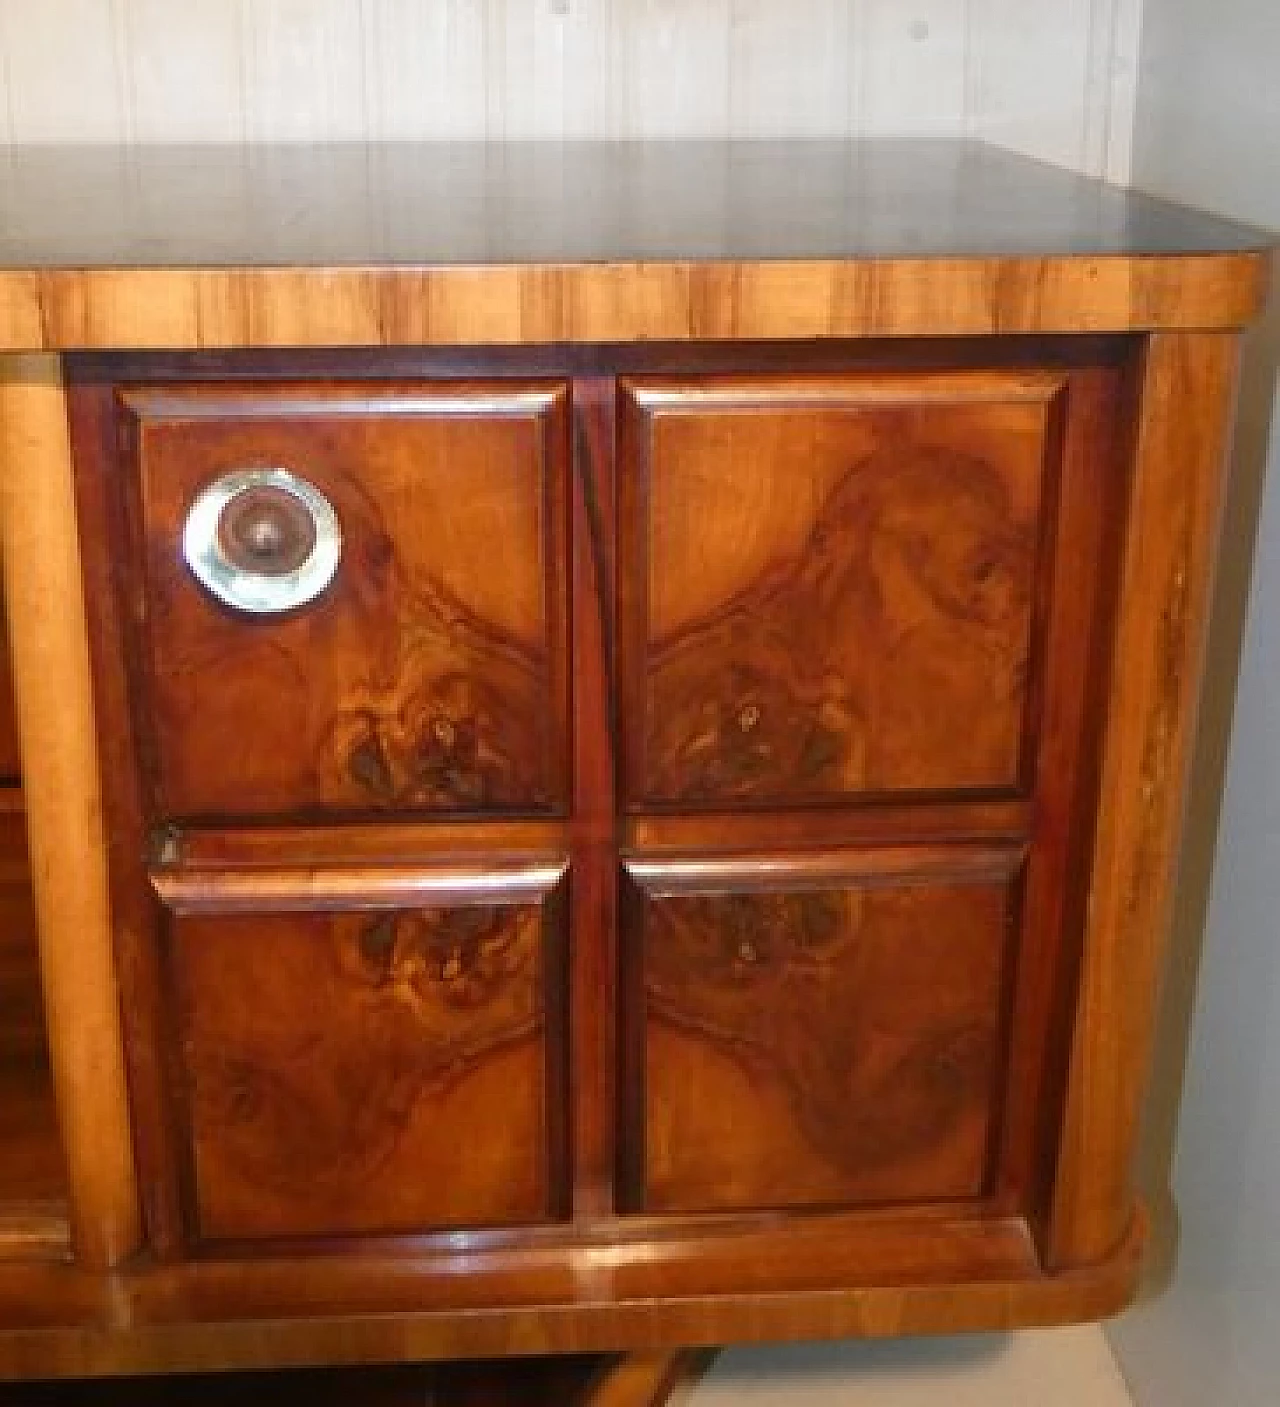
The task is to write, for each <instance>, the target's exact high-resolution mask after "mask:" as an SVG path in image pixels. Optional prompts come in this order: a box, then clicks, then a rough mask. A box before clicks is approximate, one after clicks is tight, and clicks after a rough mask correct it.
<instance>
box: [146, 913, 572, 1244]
mask: <svg viewBox="0 0 1280 1407" xmlns="http://www.w3.org/2000/svg"><path fill="white" fill-rule="evenodd" d="M310 902H312V903H316V902H322V901H321V900H318V899H317V898H316V897H315V895H314V894H313V895H312V897H311V899H310ZM562 909H563V905H562V901H561V898H560V895H559V891H558V890H557V891H555V892H553V893H550V894H547V895H545V896H543V897H542V898H541V899H536V898H535V899H529V898H528V897H527V896H526V897H524V898H521V899H520V900H519V901H514V900H513V901H506V900H503V899H502V898H501V896H499V897H498V898H497V899H494V898H493V897H492V896H484V895H479V896H477V898H476V900H475V901H474V902H469V903H461V902H450V903H448V904H447V905H442V906H431V907H425V906H409V905H407V904H406V905H405V906H404V907H397V908H381V909H363V910H361V909H356V908H351V907H347V908H343V907H337V906H335V907H333V908H332V909H331V910H330V911H328V912H305V911H298V912H289V911H287V910H286V911H277V912H270V913H259V914H245V913H227V912H218V911H217V910H216V908H211V909H202V910H201V911H195V912H181V911H179V912H176V913H173V914H172V915H171V917H170V923H169V943H168V961H169V964H170V969H171V981H172V984H173V991H174V997H173V1001H174V1009H175V1011H176V1013H177V1024H178V1027H179V1031H180V1040H181V1064H182V1068H183V1070H184V1072H185V1079H184V1085H185V1089H184V1098H185V1103H186V1107H187V1119H188V1124H189V1133H190V1140H191V1147H190V1159H191V1165H192V1166H191V1176H192V1180H193V1183H194V1205H195V1220H196V1231H197V1234H198V1236H199V1238H200V1239H202V1240H222V1239H227V1238H234V1239H240V1238H258V1237H272V1236H277V1237H278V1236H317V1235H343V1234H364V1233H378V1232H386V1233H393V1232H413V1231H421V1230H429V1229H431V1228H438V1227H455V1226H484V1225H503V1224H517V1223H528V1222H537V1221H544V1220H548V1219H551V1218H554V1217H556V1216H557V1215H559V1212H560V1209H561V1203H562V1200H563V1195H564V1194H563V1188H562V1187H561V1185H560V1184H561V1181H562V1177H563V1150H562V1147H561V1143H562V1139H561V1137H560V1135H559V1134H558V1133H557V1132H556V1130H557V1129H559V1128H560V1127H561V1126H562V1113H561V1110H562V1105H563V1100H564V1098H565V1091H564V1089H563V1081H562V1075H561V1073H560V1072H561V1064H562V1061H563V1057H564V1052H563V1049H562V1041H563V1030H562V1023H561V1022H560V1021H559V1019H558V1018H557V1016H556V1013H557V1012H558V1010H559V1008H560V1005H561V1002H562V991H561V989H562V986H563V966H564V954H563V941H564V935H563V931H562V921H563V915H562Z"/></svg>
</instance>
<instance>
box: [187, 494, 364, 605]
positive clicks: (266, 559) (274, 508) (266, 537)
mask: <svg viewBox="0 0 1280 1407" xmlns="http://www.w3.org/2000/svg"><path fill="white" fill-rule="evenodd" d="M182 552H183V556H184V557H185V558H186V562H187V566H188V567H190V568H191V571H192V574H193V575H194V576H195V578H196V580H197V581H199V582H200V584H201V585H202V586H204V587H205V588H206V589H207V590H209V591H210V592H212V593H213V595H214V596H216V597H217V598H218V600H219V601H222V602H223V603H224V604H225V605H228V606H231V607H232V608H233V609H234V610H237V611H247V612H249V613H251V614H253V615H272V614H277V613H280V612H283V611H292V610H296V609H297V608H298V607H299V606H305V605H306V604H307V602H309V601H314V600H315V598H316V597H317V596H319V595H320V593H321V592H322V591H323V590H324V589H325V587H327V586H328V585H329V583H330V582H331V581H332V580H333V577H334V573H335V572H336V571H337V570H338V562H339V559H340V558H341V556H342V529H341V526H340V525H339V523H338V515H337V514H336V513H335V512H334V511H333V504H331V503H330V502H329V500H328V499H327V498H326V497H325V496H324V494H322V493H321V492H320V490H319V489H318V488H316V486H315V485H314V484H310V483H308V482H307V481H306V480H305V479H301V478H299V477H298V476H297V475H296V474H291V473H290V472H289V470H287V469H237V470H233V471H232V472H231V473H229V474H223V475H222V477H221V478H218V479H215V480H214V481H213V483H211V484H209V485H207V486H206V487H205V488H204V489H203V490H202V491H201V493H200V495H199V497H198V498H197V499H196V501H195V502H194V503H193V504H192V505H191V509H190V511H189V512H188V514H187V521H186V526H185V528H184V529H183V534H182Z"/></svg>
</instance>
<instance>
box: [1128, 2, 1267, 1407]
mask: <svg viewBox="0 0 1280 1407" xmlns="http://www.w3.org/2000/svg"><path fill="white" fill-rule="evenodd" d="M1134 179H1135V183H1136V184H1138V185H1140V186H1144V187H1147V188H1150V189H1154V190H1156V191H1158V192H1160V193H1161V194H1166V195H1173V196H1176V197H1180V198H1183V199H1185V200H1188V201H1192V202H1194V203H1196V204H1200V205H1207V206H1211V207H1214V208H1216V209H1218V210H1221V211H1223V212H1225V213H1229V214H1233V215H1236V216H1237V217H1239V218H1242V219H1246V220H1251V221H1254V222H1257V223H1260V224H1263V225H1266V226H1268V227H1270V228H1273V229H1280V5H1278V4H1277V3H1276V0H1149V3H1148V4H1147V7H1146V21H1145V29H1144V33H1143V42H1142V79H1141V87H1140V97H1139V104H1138V115H1137V124H1136V135H1135V145H1134ZM1273 303H1274V305H1275V306H1273V311H1272V314H1271V317H1270V319H1269V321H1268V323H1267V325H1266V327H1265V328H1264V330H1263V332H1262V333H1261V335H1260V337H1259V339H1258V342H1257V344H1256V345H1255V347H1254V349H1253V355H1252V358H1251V360H1250V362H1249V364H1248V369H1247V376H1246V382H1245V388H1244V394H1243V398H1242V408H1241V410H1242V417H1241V427H1240V431H1239V436H1238V453H1237V465H1236V474H1237V488H1236V494H1235V499H1234V502H1233V505H1232V511H1231V514H1230V516H1229V520H1228V522H1229V528H1228V535H1227V540H1226V548H1225V553H1224V561H1223V570H1222V583H1221V589H1220V592H1219V609H1218V612H1217V619H1216V621H1215V631H1214V645H1213V650H1212V656H1213V663H1214V666H1215V668H1214V672H1213V693H1212V694H1211V696H1210V699H1209V707H1208V715H1207V718H1206V726H1205V728H1204V730H1203V737H1204V747H1203V755H1202V758H1201V765H1200V768H1199V779H1200V789H1199V795H1201V796H1202V797H1203V798H1205V800H1204V801H1203V802H1202V804H1201V805H1200V806H1199V807H1197V808H1194V811H1193V831H1192V836H1191V842H1190V846H1189V851H1188V857H1187V863H1186V865H1185V866H1184V871H1185V880H1184V884H1183V889H1182V897H1183V903H1182V910H1181V914H1182V919H1181V924H1180V928H1181V932H1180V933H1179V935H1178V939H1177V944H1176V947H1175V953H1174V957H1175V963H1174V966H1173V969H1172V973H1171V980H1170V982H1169V984H1168V990H1167V999H1166V1002H1165V1013H1164V1015H1165V1022H1164V1028H1163V1032H1162V1040H1161V1047H1160V1056H1159V1061H1158V1067H1157V1094H1158V1096H1159V1097H1158V1099H1157V1102H1156V1104H1155V1106H1154V1111H1155V1116H1154V1118H1153V1119H1152V1120H1151V1124H1150V1128H1149V1145H1148V1158H1147V1161H1148V1165H1149V1168H1150V1170H1151V1175H1152V1178H1153V1182H1154V1186H1155V1188H1156V1190H1157V1192H1158V1191H1159V1187H1160V1181H1159V1180H1160V1179H1161V1177H1162V1176H1167V1169H1168V1166H1169V1157H1168V1154H1169V1149H1170V1148H1171V1147H1176V1150H1177V1151H1176V1155H1175V1157H1174V1160H1173V1165H1172V1166H1173V1195H1174V1198H1175V1200H1176V1202H1177V1204H1178V1208H1179V1213H1180V1217H1181V1236H1180V1242H1179V1243H1176V1244H1174V1243H1169V1244H1166V1245H1165V1247H1164V1250H1165V1254H1164V1256H1163V1257H1162V1260H1163V1262H1164V1267H1163V1273H1162V1274H1161V1275H1160V1276H1159V1277H1158V1280H1159V1283H1158V1284H1157V1285H1156V1286H1155V1287H1154V1288H1155V1289H1157V1290H1162V1291H1163V1292H1162V1293H1159V1294H1155V1295H1153V1297H1152V1298H1151V1299H1150V1301H1149V1303H1147V1304H1145V1305H1144V1306H1143V1307H1142V1308H1140V1309H1138V1310H1137V1311H1134V1312H1133V1313H1131V1314H1129V1315H1128V1316H1126V1317H1125V1318H1124V1319H1123V1320H1121V1321H1120V1322H1119V1323H1118V1324H1117V1325H1116V1326H1115V1328H1114V1329H1113V1331H1112V1341H1113V1343H1114V1344H1115V1346H1116V1349H1117V1352H1118V1354H1119V1357H1120V1360H1121V1365H1122V1367H1123V1368H1124V1370H1125V1372H1126V1374H1127V1376H1128V1378H1129V1381H1130V1384H1131V1386H1132V1389H1133V1395H1134V1397H1135V1399H1136V1401H1137V1402H1138V1403H1139V1404H1140V1407H1205V1404H1216V1407H1273V1404H1275V1403H1276V1402H1278V1401H1280V433H1277V430H1276V429H1272V431H1271V436H1270V446H1271V447H1270V450H1268V431H1269V425H1270V426H1274V427H1280V395H1278V394H1277V392H1278V390H1280V383H1278V382H1277V377H1276V366H1277V363H1280V298H1278V299H1275V300H1273ZM1268 457H1270V460H1271V467H1270V476H1269V480H1268V484H1267V487H1266V489H1265V492H1264V493H1263V497H1262V519H1261V526H1260V528H1259V530H1258V539H1257V541H1258V557H1257V563H1256V571H1255V574H1254V578H1253V582H1252V591H1251V593H1250V591H1249V579H1248V565H1249V557H1250V548H1251V545H1252V537H1253V529H1252V526H1251V517H1252V512H1253V509H1254V507H1255V505H1256V502H1257V499H1258V496H1259V492H1260V480H1261V476H1262V471H1263V467H1264V465H1265V463H1266V460H1267V459H1268ZM1246 602H1247V613H1246V614H1245V617H1244V622H1245V629H1244V653H1243V658H1242V662H1241V672H1240V683H1239V695H1238V701H1237V708H1236V713H1235V723H1234V730H1233V731H1232V732H1230V733H1229V731H1228V725H1229V721H1230V717H1231V684H1232V682H1233V679H1234V664H1235V650H1236V647H1237V644H1238V641H1239V629H1240V620H1241V614H1242V611H1243V609H1244V607H1245V604H1246ZM1228 737H1229V739H1230V749H1229V754H1228V762H1227V789H1226V795H1225V800H1224V802H1223V807H1222V813H1221V826H1220V828H1218V827H1217V826H1216V825H1215V822H1216V821H1217V819H1218V818H1217V807H1216V805H1215V804H1214V802H1213V801H1212V800H1211V798H1212V797H1213V796H1214V787H1215V783H1216V780H1217V775H1218V774H1219V773H1220V771H1221V760H1222V755H1223V752H1224V751H1225V748H1226V743H1227V740H1228ZM1215 836H1216V839H1217V841H1218V849H1217V858H1216V865H1214V866H1212V868H1211V865H1210V860H1211V857H1212V847H1213V842H1214V839H1215ZM1210 873H1212V882H1211V884H1208V907H1207V923H1204V922H1203V919H1204V916H1205V902H1204V900H1205V889H1206V881H1207V878H1208V876H1209V874H1210ZM1201 935H1203V951H1202V952H1201V948H1200V938H1201ZM1197 969H1198V971H1199V988H1198V998H1197V997H1196V996H1195V995H1194V994H1193V981H1194V979H1195V977H1196V974H1197ZM1192 1013H1194V1015H1193V1014H1192ZM1188 1026H1189V1028H1190V1043H1189V1046H1188V1041H1187V1033H1188ZM1184 1065H1185V1069H1186V1076H1187V1078H1186V1088H1185V1095H1184V1096H1183V1099H1182V1103H1181V1111H1180V1115H1181V1116H1180V1118H1179V1117H1178V1114H1179V1108H1178V1095H1177V1091H1178V1088H1179V1085H1180V1077H1181V1075H1182V1071H1183V1068H1184ZM1169 1230H1170V1228H1169V1226H1168V1224H1167V1223H1166V1224H1165V1225H1164V1227H1163V1228H1162V1235H1163V1237H1164V1239H1165V1240H1166V1242H1171V1237H1170V1236H1169Z"/></svg>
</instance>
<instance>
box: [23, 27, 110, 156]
mask: <svg viewBox="0 0 1280 1407" xmlns="http://www.w3.org/2000/svg"><path fill="white" fill-rule="evenodd" d="M123 3H125V0H36V3H34V4H33V3H32V0H0V8H2V9H3V11H4V18H3V28H2V31H0V32H2V33H3V37H4V44H5V69H6V71H7V73H8V76H9V83H8V89H9V91H8V109H9V113H10V117H11V121H12V127H13V139H14V140H15V141H43V142H84V141H89V142H120V141H124V140H126V139H127V137H128V136H129V133H128V131H127V128H126V123H125V110H124V103H123V102H122V85H121V81H120V72H119V69H118V67H117V61H118V51H117V43H116V13H115V12H116V7H117V5H118V4H123Z"/></svg>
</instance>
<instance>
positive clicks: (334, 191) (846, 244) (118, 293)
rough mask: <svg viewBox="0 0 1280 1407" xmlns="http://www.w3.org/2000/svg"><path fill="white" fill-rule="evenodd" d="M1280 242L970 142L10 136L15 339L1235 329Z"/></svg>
mask: <svg viewBox="0 0 1280 1407" xmlns="http://www.w3.org/2000/svg"><path fill="white" fill-rule="evenodd" d="M1269 242H1270V241H1269V239H1268V237H1267V236H1266V235H1263V234H1261V233H1259V232H1257V231H1253V230H1249V229H1246V228H1244V227H1242V226H1239V225H1234V224H1231V223H1228V222H1225V221H1222V220H1217V219H1214V218H1212V217H1210V216H1207V215H1204V214H1202V213H1200V212H1197V211H1193V210H1188V209H1186V208H1183V207H1180V206H1176V205H1171V204H1168V203H1166V202H1163V201H1158V200H1154V199H1151V198H1149V197H1145V196H1141V195H1138V194H1135V193H1132V192H1128V191H1124V190H1122V189H1119V188H1117V187H1110V186H1106V185H1103V184H1100V183H1098V182H1096V181H1092V180H1088V179H1086V178H1084V177H1081V176H1077V175H1074V174H1072V173H1070V172H1067V171H1064V170H1061V169H1058V168H1056V167H1053V166H1049V165H1046V164H1044V163H1042V162H1038V161H1034V160H1030V159H1028V158H1026V157H1020V156H1016V155H1013V154H1010V153H1007V152H1003V151H999V150H997V149H994V148H989V147H983V146H979V145H974V144H967V143H958V142H950V143H948V142H918V141H903V140H897V141H880V142H868V143H858V144H849V143H844V142H812V141H804V142H796V141H792V142H665V143H517V144H510V145H486V144H482V143H471V144H460V145H459V144H432V145H409V144H403V145H363V144H356V143H353V144H348V145H338V146H320V147H305V146H292V147H254V146H242V147H216V146H215V147H145V148H129V149H120V148H112V147H105V146H104V147H80V148H58V147H43V148H38V147H28V148H9V149H7V150H6V151H4V154H3V157H2V158H0V351H21V350H42V349H48V350H66V349H76V348H102V349H111V348H130V347H173V348H200V347H209V348H224V347H227V348H230V347H267V346H304V345H314V344H319V345H326V346H334V345H339V346H351V345H446V344H460V343H461V344H466V343H471V344H479V343H535V342H592V341H594V342H610V341H629V340H636V339H641V338H643V339H668V340H680V339H690V338H737V339H743V340H747V339H767V338H781V339H787V338H802V337H803V338H812V337H855V336H856V337H863V336H928V335H939V334H968V335H982V334H989V333H993V332H1028V333H1038V332H1080V331H1088V332H1099V331H1129V330H1134V329H1159V328H1179V327H1181V328H1200V329H1205V328H1213V327H1221V328H1234V327H1239V326H1241V325H1243V324H1244V323H1245V322H1247V321H1248V320H1249V319H1250V318H1251V317H1252V316H1253V315H1254V314H1255V313H1256V311H1257V309H1258V306H1259V305H1260V303H1261V300H1262V296H1263V292H1264V289H1265V283H1266V273H1267V266H1268V262H1269V254H1268V245H1269Z"/></svg>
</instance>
